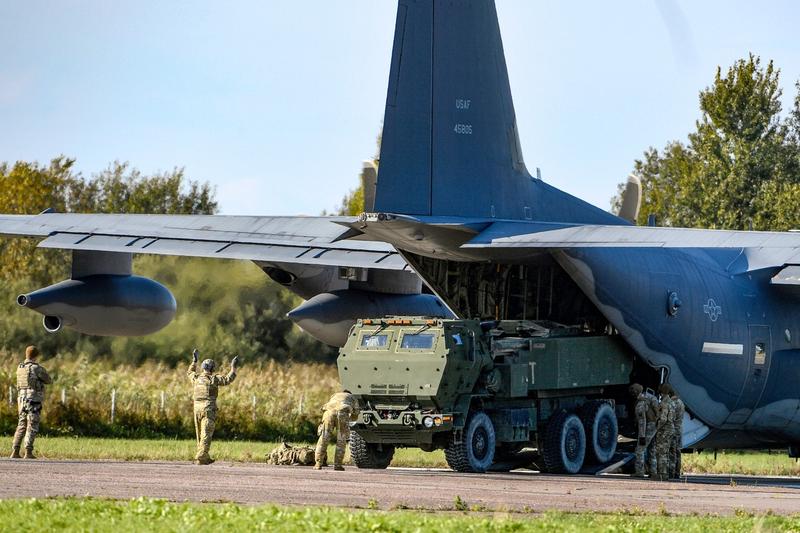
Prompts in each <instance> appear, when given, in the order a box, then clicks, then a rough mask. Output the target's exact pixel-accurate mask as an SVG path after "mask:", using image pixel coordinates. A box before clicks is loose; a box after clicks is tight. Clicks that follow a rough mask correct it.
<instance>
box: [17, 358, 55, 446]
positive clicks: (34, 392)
mask: <svg viewBox="0 0 800 533" xmlns="http://www.w3.org/2000/svg"><path fill="white" fill-rule="evenodd" d="M38 359H39V350H38V349H37V348H36V346H28V347H27V348H25V361H23V362H22V363H20V365H19V366H18V367H17V389H19V393H18V395H17V410H18V413H19V417H18V423H17V431H16V433H14V442H13V444H12V450H11V458H12V459H19V457H20V456H19V447H20V445H21V444H22V438H23V437H25V459H36V457H34V455H33V441H34V440H35V439H36V434H37V433H39V418H40V417H41V414H42V402H43V401H44V386H45V385H49V384H50V383H52V382H53V380H52V379H51V378H50V375H49V374H48V373H47V370H45V369H44V367H43V366H41V365H40V364H39V363H38V362H37V360H38Z"/></svg>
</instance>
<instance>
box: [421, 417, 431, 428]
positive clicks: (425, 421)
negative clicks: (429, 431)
mask: <svg viewBox="0 0 800 533" xmlns="http://www.w3.org/2000/svg"><path fill="white" fill-rule="evenodd" d="M422 425H423V426H425V427H426V428H432V427H433V418H431V417H429V416H426V417H425V418H423V419H422Z"/></svg>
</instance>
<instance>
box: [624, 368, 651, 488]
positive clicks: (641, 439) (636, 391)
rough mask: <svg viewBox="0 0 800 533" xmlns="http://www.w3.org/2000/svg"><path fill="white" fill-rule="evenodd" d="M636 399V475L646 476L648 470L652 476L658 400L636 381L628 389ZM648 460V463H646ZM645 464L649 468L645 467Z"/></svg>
mask: <svg viewBox="0 0 800 533" xmlns="http://www.w3.org/2000/svg"><path fill="white" fill-rule="evenodd" d="M628 392H630V395H631V396H632V397H633V398H634V399H635V401H636V407H635V408H634V412H635V413H636V424H637V430H638V431H637V440H636V473H635V474H634V475H635V476H636V477H645V475H646V473H647V470H649V472H650V475H651V476H655V475H656V456H655V453H654V449H653V448H654V446H653V439H654V437H655V435H656V416H657V412H658V402H657V401H656V399H655V397H653V395H652V394H647V393H645V392H644V388H643V387H642V386H641V385H639V384H638V383H634V384H633V385H631V386H630V388H629V389H628ZM645 461H646V463H645ZM645 464H647V465H649V468H647V469H646V468H645Z"/></svg>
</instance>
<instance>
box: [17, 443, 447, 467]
mask: <svg viewBox="0 0 800 533" xmlns="http://www.w3.org/2000/svg"><path fill="white" fill-rule="evenodd" d="M4 438H5V439H6V441H7V442H10V439H11V437H10V436H6V437H4ZM277 445H278V443H277V442H258V441H230V440H219V441H214V442H213V444H212V445H211V455H212V457H214V458H215V459H216V460H218V461H241V462H263V461H264V459H265V456H266V455H267V454H268V453H269V452H270V450H272V449H273V448H274V447H275V446H277ZM309 445H310V446H312V447H313V446H314V445H315V443H310V444H309ZM333 450H334V447H333V446H330V447H329V450H328V455H329V457H333ZM36 452H37V455H38V456H39V457H41V458H43V459H85V460H98V459H99V460H119V461H188V460H190V459H192V458H193V457H194V453H195V442H194V441H193V440H186V439H104V438H91V437H47V436H41V437H38V438H37V439H36ZM345 459H346V460H347V461H349V456H347V457H345ZM392 464H393V465H394V466H417V467H427V468H437V467H441V468H446V467H447V463H445V460H444V454H443V453H442V452H441V451H436V452H432V453H425V452H423V451H420V450H417V449H401V450H398V451H397V453H396V454H395V459H394V461H393V462H392Z"/></svg>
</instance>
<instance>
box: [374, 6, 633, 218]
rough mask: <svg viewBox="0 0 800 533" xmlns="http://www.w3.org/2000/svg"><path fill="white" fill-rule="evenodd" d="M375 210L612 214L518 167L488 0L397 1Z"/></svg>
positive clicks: (444, 213) (501, 55)
mask: <svg viewBox="0 0 800 533" xmlns="http://www.w3.org/2000/svg"><path fill="white" fill-rule="evenodd" d="M554 200H555V202H554ZM562 200H563V201H562ZM565 202H566V203H565ZM566 204H570V205H566ZM374 208H375V211H379V212H389V213H400V214H409V215H426V216H468V217H496V218H506V219H537V220H548V219H559V218H560V219H564V215H565V212H566V215H567V216H566V219H567V220H569V219H570V218H572V219H575V218H577V219H580V220H577V221H582V222H591V221H594V222H597V223H613V221H612V219H616V217H614V216H613V215H610V214H608V213H606V212H605V211H602V210H599V209H597V208H595V207H593V206H591V205H589V204H586V203H585V202H582V201H581V200H578V199H577V198H574V197H571V196H569V195H567V194H566V193H563V192H561V191H559V190H558V189H555V188H553V187H550V186H548V185H546V184H544V183H543V182H542V181H541V180H537V179H534V178H532V177H531V176H530V174H529V173H528V171H527V170H526V168H525V163H524V161H523V158H522V151H521V149H520V143H519V135H518V133H517V123H516V117H515V114H514V103H513V101H512V98H511V88H510V85H509V81H508V71H507V68H506V61H505V55H504V53H503V43H502V40H501V37H500V27H499V24H498V20H497V12H496V9H495V5H494V1H493V0H455V1H453V0H399V5H398V10H397V23H396V27H395V35H394V49H393V52H392V66H391V71H390V75H389V89H388V93H387V98H386V111H385V116H384V124H383V138H382V143H381V154H380V165H379V171H378V184H377V190H376V197H375V206H374ZM573 212H574V213H573ZM571 213H572V214H574V216H570V214H571ZM588 213H591V214H588ZM587 214H588V215H587ZM584 219H589V220H584ZM616 220H619V219H616Z"/></svg>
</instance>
